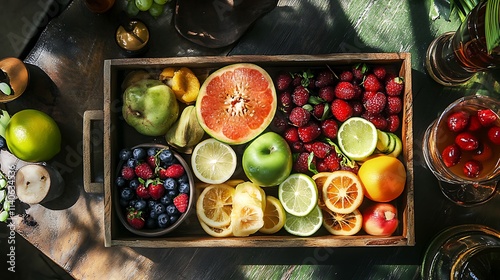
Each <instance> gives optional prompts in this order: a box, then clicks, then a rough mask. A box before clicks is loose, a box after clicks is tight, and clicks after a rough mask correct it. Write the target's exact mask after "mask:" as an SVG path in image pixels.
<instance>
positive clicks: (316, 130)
mask: <svg viewBox="0 0 500 280" xmlns="http://www.w3.org/2000/svg"><path fill="white" fill-rule="evenodd" d="M297 132H298V134H299V139H300V140H302V142H304V143H307V142H311V141H313V140H314V139H316V138H318V137H319V136H320V135H321V128H320V127H319V125H318V124H317V123H316V122H314V121H310V122H308V123H307V124H306V125H305V126H302V127H299V128H298V129H297Z"/></svg>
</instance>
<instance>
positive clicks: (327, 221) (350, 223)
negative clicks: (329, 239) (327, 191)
mask: <svg viewBox="0 0 500 280" xmlns="http://www.w3.org/2000/svg"><path fill="white" fill-rule="evenodd" d="M322 211H323V226H324V227H325V228H326V230H328V232H330V233H331V234H334V235H354V234H356V233H358V232H359V231H360V230H361V228H362V226H363V215H362V214H361V212H360V211H359V210H358V209H356V210H354V211H353V212H351V213H347V214H340V213H335V212H332V211H330V210H328V209H322Z"/></svg>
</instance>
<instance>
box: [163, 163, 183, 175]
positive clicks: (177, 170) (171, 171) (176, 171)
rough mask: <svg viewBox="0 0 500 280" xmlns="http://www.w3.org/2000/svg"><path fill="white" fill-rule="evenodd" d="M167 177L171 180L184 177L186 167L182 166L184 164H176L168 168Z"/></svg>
mask: <svg viewBox="0 0 500 280" xmlns="http://www.w3.org/2000/svg"><path fill="white" fill-rule="evenodd" d="M165 175H167V177H170V178H174V179H178V178H180V177H182V175H184V167H183V166H182V164H179V163H174V164H172V165H170V166H169V167H167V170H166V171H165Z"/></svg>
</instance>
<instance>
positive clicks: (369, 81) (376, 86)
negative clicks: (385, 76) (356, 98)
mask: <svg viewBox="0 0 500 280" xmlns="http://www.w3.org/2000/svg"><path fill="white" fill-rule="evenodd" d="M363 86H364V88H365V90H366V91H379V90H381V89H382V85H381V84H380V81H379V80H378V79H377V76H375V75H374V74H368V75H366V78H365V80H364V81H363Z"/></svg>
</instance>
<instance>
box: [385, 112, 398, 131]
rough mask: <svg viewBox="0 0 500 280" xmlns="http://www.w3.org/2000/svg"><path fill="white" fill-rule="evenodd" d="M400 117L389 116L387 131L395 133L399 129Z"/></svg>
mask: <svg viewBox="0 0 500 280" xmlns="http://www.w3.org/2000/svg"><path fill="white" fill-rule="evenodd" d="M399 123H400V120H399V116H398V115H389V116H388V117H387V127H386V130H387V131H389V132H395V131H396V130H398V128H399Z"/></svg>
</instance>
